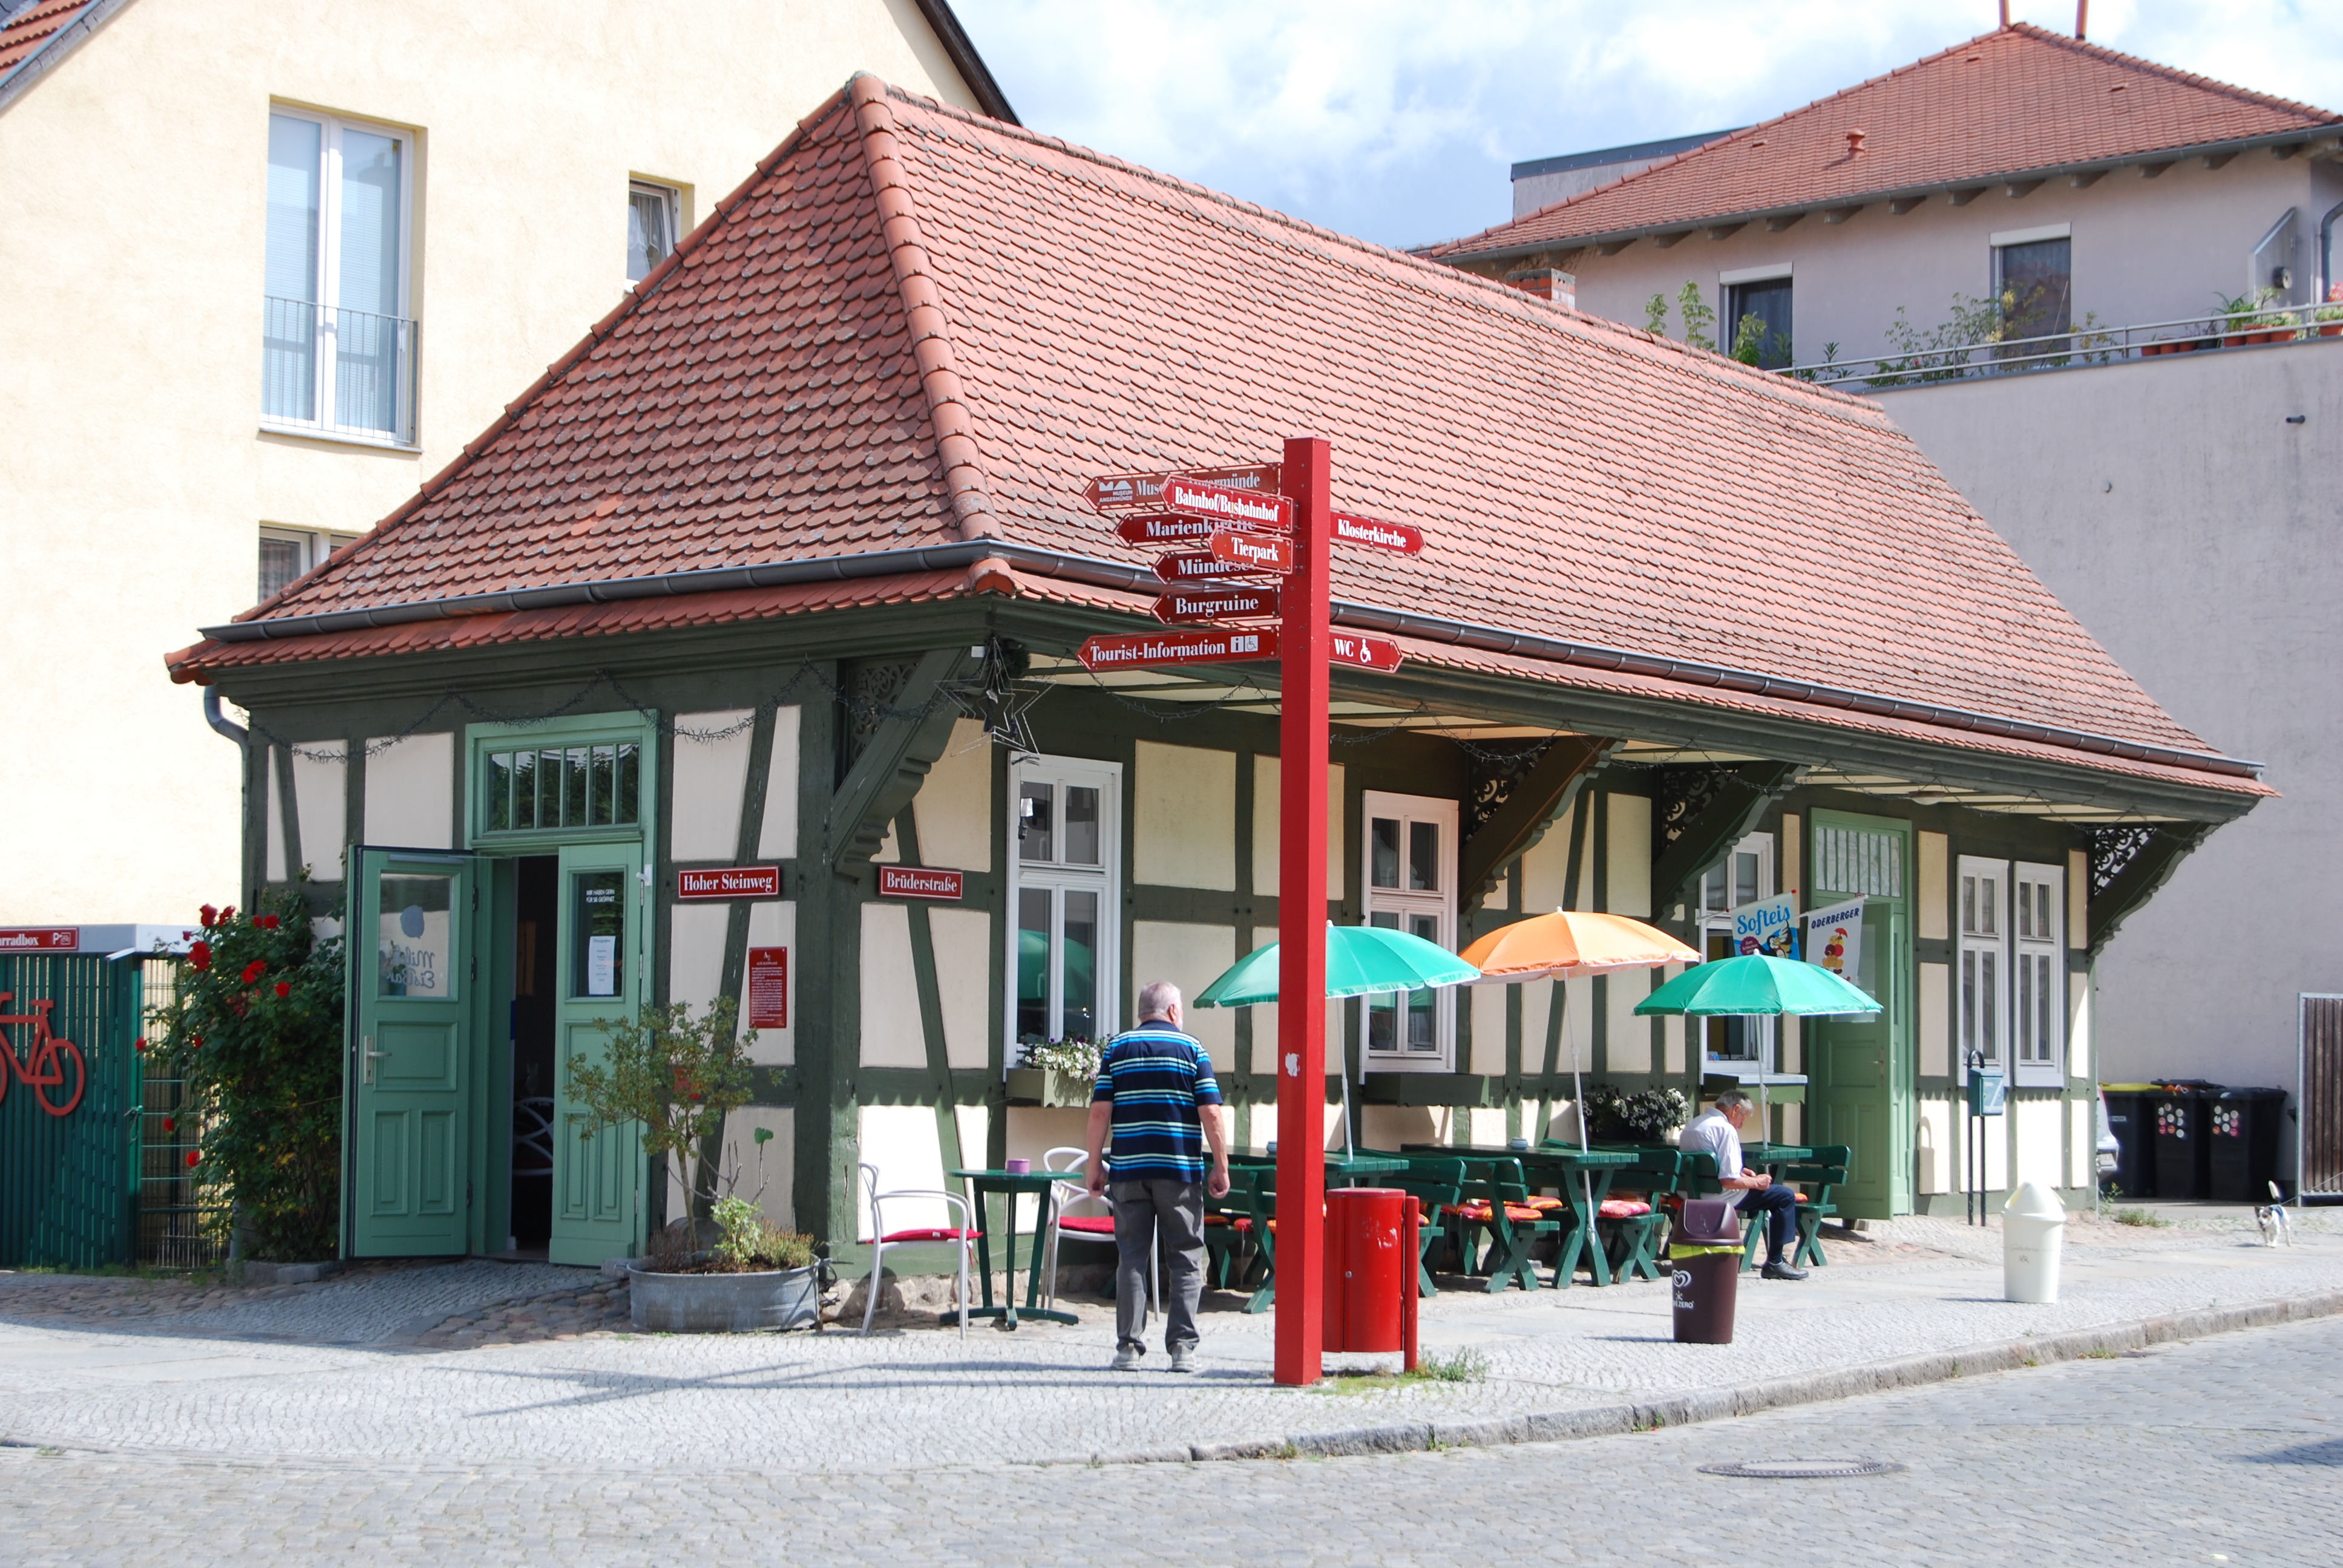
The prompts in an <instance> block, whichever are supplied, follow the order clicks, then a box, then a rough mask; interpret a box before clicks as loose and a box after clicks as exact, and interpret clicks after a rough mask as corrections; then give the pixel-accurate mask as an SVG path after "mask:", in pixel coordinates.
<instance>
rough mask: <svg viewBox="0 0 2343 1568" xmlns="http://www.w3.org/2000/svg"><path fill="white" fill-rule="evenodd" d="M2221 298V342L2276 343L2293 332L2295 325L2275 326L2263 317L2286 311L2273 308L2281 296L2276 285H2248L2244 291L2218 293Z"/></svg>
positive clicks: (2232, 345) (2229, 345) (2233, 344)
mask: <svg viewBox="0 0 2343 1568" xmlns="http://www.w3.org/2000/svg"><path fill="white" fill-rule="evenodd" d="M2214 297H2215V298H2216V299H2217V300H2219V301H2220V307H2219V311H2218V314H2219V316H2220V318H2221V320H2222V322H2223V324H2224V330H2223V332H2222V334H2221V346H2222V347H2225V348H2237V347H2243V346H2245V345H2246V344H2248V343H2276V342H2278V340H2279V339H2281V338H2285V337H2292V336H2293V335H2294V329H2293V328H2292V327H2290V326H2289V327H2273V326H2271V325H2270V324H2269V323H2268V321H2266V320H2265V319H2264V318H2265V317H2270V316H2272V315H2282V314H2283V312H2273V311H2272V310H2271V309H2270V307H2271V305H2272V304H2273V303H2274V302H2275V301H2276V300H2277V298H2278V290H2276V289H2274V288H2254V289H2248V290H2247V291H2246V292H2245V293H2243V294H2238V295H2224V294H2217V295H2215V296H2214Z"/></svg>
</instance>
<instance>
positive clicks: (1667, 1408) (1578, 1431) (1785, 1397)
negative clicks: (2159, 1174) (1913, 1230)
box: [1033, 1291, 2343, 1465]
mask: <svg viewBox="0 0 2343 1568" xmlns="http://www.w3.org/2000/svg"><path fill="white" fill-rule="evenodd" d="M2338 1314H2343V1291H2323V1292H2318V1293H2317V1294H2314V1295H2308V1296H2300V1297H2289V1298H2282V1299H2280V1300H2278V1301H2269V1302H2251V1303H2248V1304H2247V1305H2244V1306H2236V1307H2207V1308H2206V1309H2204V1310H2202V1311H2200V1312H2171V1313H2166V1314H2163V1315H2161V1316H2157V1317H2153V1318H2142V1319H2138V1320H2136V1321H2134V1322H2127V1323H2110V1324H2108V1325H2107V1326H2106V1327H2104V1328H2096V1329H2075V1330H2070V1331H2069V1332H2066V1333H2060V1334H2042V1335H2037V1336H2036V1337H2034V1338H2030V1339H2017V1340H2006V1341H2002V1342H1998V1343H1987V1344H1981V1345H1971V1346H1968V1347H1966V1348H1964V1349H1961V1350H1956V1351H1935V1352H1928V1353H1926V1354H1925V1355H1916V1356H1900V1357H1897V1358H1896V1359H1895V1360H1893V1361H1885V1362H1871V1363H1869V1364H1868V1365H1865V1366H1855V1367H1839V1368H1834V1369H1833V1370H1831V1371H1828V1372H1807V1373H1804V1374H1801V1375H1799V1376H1796V1377H1784V1378H1771V1379H1768V1380H1766V1381H1765V1382H1755V1383H1751V1384H1749V1385H1748V1386H1747V1387H1745V1388H1738V1389H1704V1390H1701V1391H1699V1392H1694V1393H1687V1394H1680V1395H1677V1396H1675V1397H1673V1398H1669V1399H1662V1400H1654V1401H1652V1402H1647V1403H1636V1404H1612V1405H1595V1406H1592V1407H1589V1408H1587V1409H1584V1410H1564V1411H1553V1412H1544V1413H1537V1414H1530V1415H1512V1416H1498V1417H1493V1418H1487V1419H1483V1420H1479V1421H1433V1422H1422V1421H1412V1422H1393V1424H1391V1425H1389V1426H1367V1427H1356V1428H1353V1429H1351V1430H1349V1431H1346V1432H1296V1433H1294V1434H1293V1435H1292V1436H1290V1437H1265V1438H1250V1439H1240V1440H1238V1441H1235V1442H1199V1443H1191V1444H1188V1445H1186V1446H1184V1447H1171V1448H1149V1449H1138V1450H1132V1451H1129V1452H1120V1453H1092V1454H1085V1455H1083V1456H1081V1458H1079V1459H1042V1460H1036V1461H1033V1462H1034V1463H1037V1464H1044V1465H1051V1464H1085V1465H1095V1464H1188V1463H1200V1462H1206V1461H1212V1460H1228V1459H1292V1458H1297V1457H1300V1456H1302V1455H1309V1456H1311V1457H1313V1458H1335V1457H1347V1456H1351V1455H1358V1454H1371V1453H1413V1452H1424V1451H1428V1450H1430V1449H1433V1448H1495V1447H1503V1446H1505V1445H1508V1444H1512V1443H1522V1442H1566V1441H1568V1440H1570V1439H1573V1438H1585V1437H1612V1436H1616V1435H1618V1434H1620V1433H1623V1432H1647V1431H1650V1430H1651V1429H1653V1428H1654V1427H1662V1426H1689V1425H1691V1424H1693V1423H1694V1422H1704V1421H1724V1420H1727V1419H1729V1418H1731V1417H1734V1416H1743V1415H1755V1414H1756V1413H1758V1412H1761V1411H1768V1410H1780V1409H1783V1408H1785V1407H1787V1406H1791V1405H1801V1404H1820V1403H1822V1402H1825V1401H1829V1400H1838V1399H1848V1398H1852V1397H1854V1396H1855V1395H1857V1394H1866V1393H1885V1392H1888V1391H1889V1390H1892V1389H1901V1388H1917V1387H1921V1386H1923V1385H1926V1384H1928V1383H1937V1382H1952V1381H1953V1380H1954V1379H1956V1378H1960V1377H1966V1376H1968V1375H1970V1374H1972V1373H1977V1372H2015V1371H2016V1370H2018V1369H2019V1368H2021V1367H2029V1366H2048V1365H2050V1364H2052V1363H2054V1362H2069V1361H2077V1360H2080V1359H2082V1358H2084V1357H2087V1356H2091V1355H2102V1354H2106V1353H2108V1352H2114V1353H2117V1354H2120V1353H2122V1352H2125V1351H2137V1350H2144V1349H2146V1348H2147V1346H2149V1345H2156V1344H2164V1343H2167V1342H2171V1341H2174V1340H2197V1339H2205V1338H2207V1337H2209V1336H2211V1335H2214V1334H2227V1333H2235V1332H2238V1331H2240V1330H2244V1329H2266V1328H2276V1327H2278V1325H2280V1324H2283V1323H2298V1322H2310V1321H2312V1320H2313V1319H2317V1318H2326V1317H2334V1316H2337V1315H2338Z"/></svg>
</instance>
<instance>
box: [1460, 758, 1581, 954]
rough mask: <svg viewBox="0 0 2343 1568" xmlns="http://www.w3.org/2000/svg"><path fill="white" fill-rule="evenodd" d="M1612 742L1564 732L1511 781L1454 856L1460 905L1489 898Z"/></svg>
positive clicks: (1573, 795)
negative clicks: (1505, 793) (1510, 786)
mask: <svg viewBox="0 0 2343 1568" xmlns="http://www.w3.org/2000/svg"><path fill="white" fill-rule="evenodd" d="M1617 744H1618V742H1617V741H1615V740H1605V739H1602V738H1600V737H1598V736H1593V735H1563V736H1557V737H1556V738H1555V739H1554V744H1553V745H1551V746H1549V747H1547V748H1546V749H1545V754H1544V756H1542V757H1540V758H1539V759H1537V761H1536V762H1534V763H1533V764H1532V765H1531V767H1530V770H1529V771H1528V772H1526V773H1524V774H1523V775H1522V777H1521V779H1520V781H1519V782H1517V783H1516V784H1514V786H1513V793H1512V794H1511V795H1508V796H1507V797H1506V798H1505V803H1504V804H1503V805H1502V806H1500V807H1498V808H1497V809H1496V810H1495V811H1494V812H1493V813H1492V814H1491V815H1490V818H1489V819H1488V820H1487V821H1485V822H1483V823H1482V824H1481V827H1480V829H1479V830H1478V831H1476V832H1475V833H1474V834H1473V836H1472V837H1471V838H1470V839H1466V840H1464V847H1463V852H1462V853H1461V854H1460V855H1459V856H1458V862H1459V866H1460V869H1459V872H1458V876H1457V888H1458V890H1459V892H1460V893H1461V894H1462V895H1463V897H1462V898H1461V899H1460V900H1459V907H1460V908H1462V909H1467V910H1469V909H1473V908H1474V907H1475V906H1477V905H1478V904H1479V903H1480V902H1481V900H1483V899H1484V898H1486V897H1488V895H1489V892H1490V890H1492V889H1493V888H1494V887H1495V886H1496V885H1497V879H1498V878H1500V877H1502V876H1503V875H1504V871H1505V868H1506V867H1508V866H1510V865H1512V864H1513V862H1514V861H1515V860H1517V859H1521V857H1522V855H1523V852H1524V851H1526V850H1527V849H1529V848H1530V847H1531V846H1532V845H1534V844H1535V843H1536V842H1537V841H1538V839H1541V838H1543V837H1544V834H1545V829H1546V825H1547V824H1548V823H1549V822H1551V821H1553V820H1554V817H1555V815H1556V814H1557V813H1558V812H1562V811H1565V810H1567V809H1569V808H1570V806H1571V804H1572V802H1573V801H1574V800H1575V799H1577V797H1578V791H1579V790H1580V789H1583V788H1584V786H1585V783H1586V780H1587V779H1590V778H1592V777H1593V776H1594V773H1595V772H1596V771H1597V770H1598V769H1601V767H1602V766H1603V764H1604V762H1605V761H1607V760H1609V759H1610V754H1611V750H1612V748H1614V746H1616V745H1617Z"/></svg>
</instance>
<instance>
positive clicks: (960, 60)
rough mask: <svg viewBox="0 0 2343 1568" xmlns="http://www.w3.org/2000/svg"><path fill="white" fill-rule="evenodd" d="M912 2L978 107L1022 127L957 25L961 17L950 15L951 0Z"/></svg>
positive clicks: (1005, 96) (965, 34) (972, 45)
mask: <svg viewBox="0 0 2343 1568" xmlns="http://www.w3.org/2000/svg"><path fill="white" fill-rule="evenodd" d="M913 3H914V4H916V5H918V6H919V8H920V15H922V16H924V17H926V18H927V21H928V25H929V26H930V28H932V29H934V31H935V35H936V42H937V43H939V44H941V45H943V46H944V53H945V54H946V55H950V57H951V63H952V69H953V70H955V71H958V72H959V73H960V80H961V81H963V82H965V83H967V84H968V90H969V92H970V95H972V96H973V97H974V98H975V99H976V106H977V107H978V108H980V109H982V110H983V111H984V112H985V113H986V114H988V115H990V116H992V117H993V118H994V119H996V120H1000V121H1001V122H1003V123H1004V124H1007V125H1011V126H1020V125H1023V124H1024V122H1023V121H1022V120H1020V119H1019V118H1018V117H1017V111H1016V110H1014V109H1012V108H1011V107H1010V106H1009V97H1008V95H1007V94H1005V93H1003V92H1002V91H1001V84H1000V83H998V82H996V81H994V80H993V79H992V72H991V70H990V67H988V66H987V65H985V63H984V57H983V56H982V55H979V54H978V53H977V52H976V45H974V44H972V43H970V41H969V36H968V33H967V31H966V30H965V29H964V28H962V27H961V26H960V18H959V17H958V16H955V15H952V8H951V5H950V0H913Z"/></svg>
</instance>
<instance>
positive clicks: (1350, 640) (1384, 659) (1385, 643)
mask: <svg viewBox="0 0 2343 1568" xmlns="http://www.w3.org/2000/svg"><path fill="white" fill-rule="evenodd" d="M1331 640H1332V644H1333V654H1332V659H1331V662H1332V663H1335V664H1342V665H1349V666H1352V667H1353V668H1358V669H1380V670H1385V671H1389V670H1393V669H1397V668H1399V660H1400V653H1399V644H1397V643H1395V642H1393V641H1392V640H1391V639H1390V638H1383V637H1360V636H1358V635H1356V634H1355V633H1353V632H1347V631H1338V632H1336V633H1334V635H1333V637H1332V639H1331Z"/></svg>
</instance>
